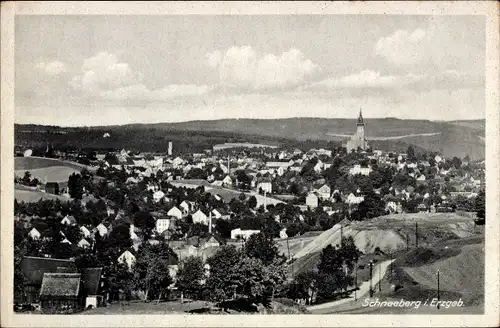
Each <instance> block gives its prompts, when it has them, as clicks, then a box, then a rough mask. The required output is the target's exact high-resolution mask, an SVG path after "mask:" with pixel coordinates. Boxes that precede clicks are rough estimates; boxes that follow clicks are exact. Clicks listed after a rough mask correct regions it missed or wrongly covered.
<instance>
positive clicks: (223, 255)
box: [206, 245, 243, 301]
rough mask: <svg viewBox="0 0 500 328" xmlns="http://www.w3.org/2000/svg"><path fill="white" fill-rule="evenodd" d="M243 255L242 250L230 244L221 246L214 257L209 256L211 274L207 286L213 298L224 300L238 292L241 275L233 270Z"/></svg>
mask: <svg viewBox="0 0 500 328" xmlns="http://www.w3.org/2000/svg"><path fill="white" fill-rule="evenodd" d="M242 256H243V254H242V253H241V251H239V250H237V249H236V247H235V246H234V245H230V246H222V247H220V248H219V249H218V250H217V251H216V252H215V254H214V255H213V256H212V257H210V258H208V260H207V263H208V264H209V265H210V276H209V277H208V279H207V283H206V286H207V289H208V290H209V297H210V298H211V299H212V300H214V301H223V300H226V299H228V298H230V297H232V296H233V294H234V293H235V292H236V287H237V286H238V279H239V278H240V275H237V274H236V273H237V272H233V271H234V267H235V266H236V265H237V263H238V262H239V261H240V259H241V257H242Z"/></svg>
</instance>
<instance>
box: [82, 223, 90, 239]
mask: <svg viewBox="0 0 500 328" xmlns="http://www.w3.org/2000/svg"><path fill="white" fill-rule="evenodd" d="M80 232H81V233H82V236H83V238H90V236H91V235H92V234H91V232H90V230H89V229H88V228H87V227H86V226H81V227H80Z"/></svg>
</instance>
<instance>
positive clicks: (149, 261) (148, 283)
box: [134, 241, 177, 300]
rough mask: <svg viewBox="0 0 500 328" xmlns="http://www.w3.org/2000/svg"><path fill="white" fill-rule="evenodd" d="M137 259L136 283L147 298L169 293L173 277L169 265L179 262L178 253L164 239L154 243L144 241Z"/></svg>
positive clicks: (135, 267)
mask: <svg viewBox="0 0 500 328" xmlns="http://www.w3.org/2000/svg"><path fill="white" fill-rule="evenodd" d="M137 253H138V254H137V257H136V258H137V261H136V263H135V265H134V272H135V278H136V280H135V281H136V285H137V287H138V288H139V289H142V290H144V291H145V292H146V300H149V299H152V298H153V297H158V300H159V299H161V297H162V295H165V294H167V293H168V287H169V286H170V285H171V284H172V282H173V279H172V277H171V276H170V273H169V272H170V270H169V266H170V265H172V264H176V263H177V255H176V254H175V253H174V251H173V250H172V249H171V248H170V247H169V246H168V245H167V244H166V243H165V242H164V241H163V242H161V243H159V244H155V245H152V244H150V243H144V244H141V245H140V246H139V249H138V252H137Z"/></svg>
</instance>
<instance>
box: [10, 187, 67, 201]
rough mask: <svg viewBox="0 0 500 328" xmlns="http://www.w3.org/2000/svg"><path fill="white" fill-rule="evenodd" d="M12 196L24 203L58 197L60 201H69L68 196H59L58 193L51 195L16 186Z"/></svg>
mask: <svg viewBox="0 0 500 328" xmlns="http://www.w3.org/2000/svg"><path fill="white" fill-rule="evenodd" d="M14 198H15V199H16V200H17V201H18V202H22V201H24V202H26V203H34V202H38V201H39V200H40V199H50V200H56V199H59V200H62V201H69V200H70V198H66V197H63V196H59V195H52V194H49V193H44V192H41V191H32V190H21V189H18V188H16V189H15V190H14Z"/></svg>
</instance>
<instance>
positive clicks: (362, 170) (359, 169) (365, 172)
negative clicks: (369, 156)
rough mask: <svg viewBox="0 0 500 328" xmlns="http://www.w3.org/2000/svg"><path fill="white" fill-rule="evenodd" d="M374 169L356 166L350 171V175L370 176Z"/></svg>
mask: <svg viewBox="0 0 500 328" xmlns="http://www.w3.org/2000/svg"><path fill="white" fill-rule="evenodd" d="M371 171H372V169H371V167H361V165H359V164H356V165H354V167H352V168H350V169H349V174H350V175H357V174H362V175H370V173H371Z"/></svg>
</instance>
